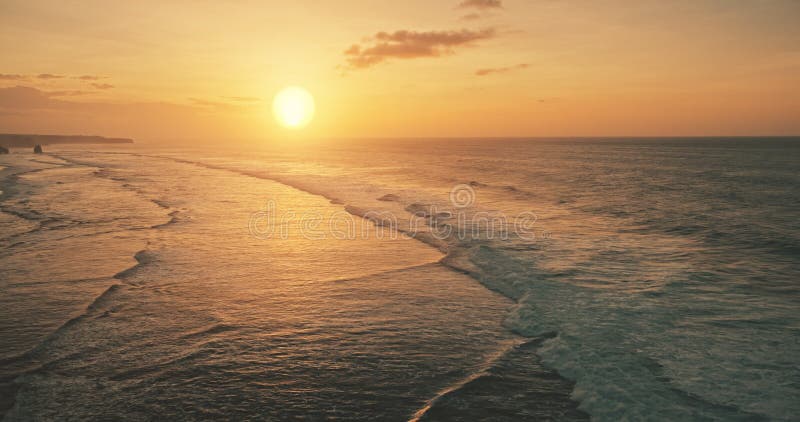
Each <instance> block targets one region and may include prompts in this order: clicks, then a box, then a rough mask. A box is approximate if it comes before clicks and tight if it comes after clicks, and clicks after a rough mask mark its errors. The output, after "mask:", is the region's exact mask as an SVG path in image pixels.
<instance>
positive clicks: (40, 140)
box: [0, 133, 133, 148]
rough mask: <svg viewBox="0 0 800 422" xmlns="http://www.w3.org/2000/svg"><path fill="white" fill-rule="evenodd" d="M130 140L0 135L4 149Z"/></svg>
mask: <svg viewBox="0 0 800 422" xmlns="http://www.w3.org/2000/svg"><path fill="white" fill-rule="evenodd" d="M132 143H133V139H130V138H106V137H104V136H95V135H34V134H15V133H0V145H2V146H4V147H6V148H32V147H33V146H34V145H36V144H40V145H54V144H132Z"/></svg>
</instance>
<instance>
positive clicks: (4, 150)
mask: <svg viewBox="0 0 800 422" xmlns="http://www.w3.org/2000/svg"><path fill="white" fill-rule="evenodd" d="M0 154H8V148H6V147H4V146H0Z"/></svg>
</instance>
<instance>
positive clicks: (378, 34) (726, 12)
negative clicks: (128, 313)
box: [0, 0, 800, 142]
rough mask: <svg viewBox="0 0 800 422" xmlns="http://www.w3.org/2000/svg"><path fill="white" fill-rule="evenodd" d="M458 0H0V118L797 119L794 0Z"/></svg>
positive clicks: (184, 124)
mask: <svg viewBox="0 0 800 422" xmlns="http://www.w3.org/2000/svg"><path fill="white" fill-rule="evenodd" d="M460 2H461V0H453V1H449V0H448V1H444V0H443V1H435V2H433V1H429V0H427V1H417V0H407V1H403V2H397V1H382V0H380V1H379V0H363V1H356V0H339V1H318V0H314V1H311V0H309V1H305V0H293V1H286V2H277V1H274V2H271V1H235V2H210V1H209V2H204V1H180V2H178V1H175V2H162V1H137V2H127V3H129V4H123V3H122V2H113V3H114V4H112V3H110V2H106V1H66V0H59V1H32V0H24V1H18V0H4V1H3V2H2V4H0V51H2V55H1V57H2V59H1V60H0V132H27V133H69V134H73V133H84V134H101V135H107V136H128V137H134V138H136V139H137V140H139V141H141V142H164V141H169V140H197V141H219V140H221V139H224V140H232V141H238V140H256V141H257V140H261V139H274V138H281V137H285V136H288V132H287V131H288V130H287V129H284V128H282V127H281V126H279V125H278V124H277V123H276V122H275V120H274V119H273V117H272V112H271V99H272V96H273V95H274V94H275V92H277V91H278V90H279V89H280V88H282V87H284V86H287V85H300V86H303V87H305V88H307V89H308V90H309V91H310V92H311V93H312V94H313V95H314V96H315V98H316V102H317V104H316V110H317V112H316V116H315V119H314V121H313V122H312V123H311V124H310V125H309V126H308V127H306V128H305V129H303V130H302V134H294V135H292V136H307V137H376V136H377V137H403V136H413V137H423V136H613V135H654V136H655V135H662V136H669V135H797V134H800V25H798V22H800V2H798V1H794V0H787V1H737V0H718V1H669V2H664V1H649V0H642V1H591V2H588V1H574V2H555V1H550V0H540V1H536V0H527V1H526V0H518V1H513V0H503V1H498V0H466V1H463V2H461V3H460ZM166 3H169V4H166Z"/></svg>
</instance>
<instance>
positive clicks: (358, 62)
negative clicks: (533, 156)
mask: <svg viewBox="0 0 800 422" xmlns="http://www.w3.org/2000/svg"><path fill="white" fill-rule="evenodd" d="M494 36H495V30H494V29H491V28H489V29H483V30H479V31H473V30H469V29H462V30H460V31H427V32H420V31H406V30H402V31H395V32H378V33H377V34H375V35H374V36H372V37H371V38H370V39H368V40H367V41H365V43H366V45H359V44H353V45H352V46H351V47H350V48H348V49H347V50H345V52H344V55H345V60H346V61H347V65H348V66H349V67H350V68H353V69H366V68H369V67H372V66H375V65H377V64H379V63H382V62H384V61H386V60H389V59H416V58H421V57H440V56H445V55H449V54H453V53H454V51H455V48H456V47H465V46H470V45H473V44H475V42H477V41H480V40H485V39H489V38H493V37H494Z"/></svg>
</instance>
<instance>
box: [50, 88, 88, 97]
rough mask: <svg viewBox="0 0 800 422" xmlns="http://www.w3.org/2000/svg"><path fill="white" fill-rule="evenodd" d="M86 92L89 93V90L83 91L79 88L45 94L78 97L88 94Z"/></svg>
mask: <svg viewBox="0 0 800 422" xmlns="http://www.w3.org/2000/svg"><path fill="white" fill-rule="evenodd" d="M86 94H89V92H86V91H81V90H77V89H73V90H64V91H48V92H45V95H47V96H48V97H78V96H81V95H86Z"/></svg>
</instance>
